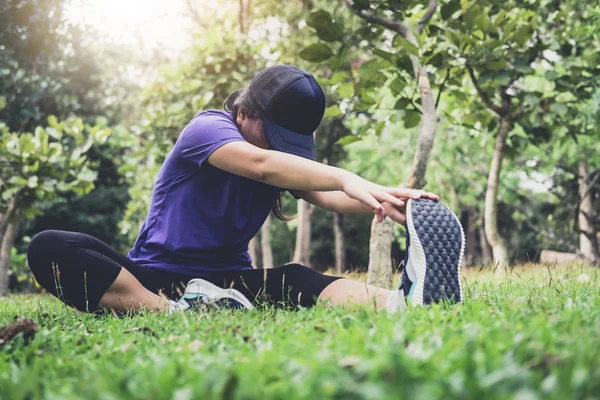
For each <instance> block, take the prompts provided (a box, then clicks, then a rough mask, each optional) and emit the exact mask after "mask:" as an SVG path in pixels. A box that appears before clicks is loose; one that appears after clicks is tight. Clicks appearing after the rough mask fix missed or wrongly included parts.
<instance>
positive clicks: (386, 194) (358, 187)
mask: <svg viewBox="0 0 600 400" xmlns="http://www.w3.org/2000/svg"><path fill="white" fill-rule="evenodd" d="M341 190H342V191H343V192H344V193H346V195H347V196H348V197H350V198H351V199H355V200H358V201H360V202H361V203H363V204H365V205H366V206H368V207H370V208H371V210H373V213H374V214H375V215H377V221H378V222H382V221H383V220H384V219H385V217H386V216H387V212H386V210H385V209H384V207H383V206H382V205H381V203H382V202H387V203H389V204H391V205H393V206H395V207H398V208H400V207H403V206H404V201H403V200H401V199H400V198H399V197H400V196H396V195H394V194H393V193H392V192H394V191H395V190H396V188H389V187H385V186H381V185H377V184H375V183H372V182H369V181H367V180H366V179H363V178H361V177H360V176H358V175H354V174H352V173H349V174H347V175H346V176H344V179H343V180H342V186H341Z"/></svg>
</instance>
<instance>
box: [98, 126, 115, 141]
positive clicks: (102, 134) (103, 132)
mask: <svg viewBox="0 0 600 400" xmlns="http://www.w3.org/2000/svg"><path fill="white" fill-rule="evenodd" d="M111 133H112V130H111V129H110V128H104V129H100V130H99V131H98V132H96V133H95V134H94V139H96V141H98V142H100V143H104V142H106V139H108V137H109V136H110V134H111Z"/></svg>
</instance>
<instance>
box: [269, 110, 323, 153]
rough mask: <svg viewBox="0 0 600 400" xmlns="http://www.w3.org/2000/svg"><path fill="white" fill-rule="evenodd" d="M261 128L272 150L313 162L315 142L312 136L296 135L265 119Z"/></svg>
mask: <svg viewBox="0 0 600 400" xmlns="http://www.w3.org/2000/svg"><path fill="white" fill-rule="evenodd" d="M263 127H264V129H265V136H266V137H267V141H268V142H269V145H270V146H271V148H272V149H274V150H278V151H283V152H284V153H290V154H295V155H297V156H300V157H304V158H308V159H309V160H313V161H314V159H315V141H314V139H313V135H303V134H301V133H296V132H294V131H291V130H289V129H286V128H284V127H283V126H281V125H277V124H276V123H274V122H273V121H271V120H269V119H268V118H266V117H264V118H263Z"/></svg>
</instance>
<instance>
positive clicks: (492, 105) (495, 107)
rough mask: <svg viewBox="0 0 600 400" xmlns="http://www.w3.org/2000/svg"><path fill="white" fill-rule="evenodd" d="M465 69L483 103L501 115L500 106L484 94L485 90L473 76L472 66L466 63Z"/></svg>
mask: <svg viewBox="0 0 600 400" xmlns="http://www.w3.org/2000/svg"><path fill="white" fill-rule="evenodd" d="M467 71H469V76H470V77H471V82H473V86H475V90H476V91H477V94H478V95H479V97H480V98H481V100H482V101H483V104H485V106H486V107H487V108H489V109H490V110H492V111H493V112H495V113H496V114H498V116H499V117H500V116H502V111H503V110H502V107H498V106H497V105H495V104H494V103H492V102H491V101H490V99H489V98H488V96H487V94H485V92H484V91H483V90H482V89H481V86H479V82H478V81H477V78H475V73H474V72H473V68H471V66H470V65H467Z"/></svg>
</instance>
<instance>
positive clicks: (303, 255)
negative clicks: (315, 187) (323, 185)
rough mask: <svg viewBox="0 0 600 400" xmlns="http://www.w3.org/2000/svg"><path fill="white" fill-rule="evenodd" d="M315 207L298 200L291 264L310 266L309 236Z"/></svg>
mask: <svg viewBox="0 0 600 400" xmlns="http://www.w3.org/2000/svg"><path fill="white" fill-rule="evenodd" d="M314 209H315V206H314V205H312V204H310V203H307V202H306V201H304V200H298V228H297V229H296V248H295V249H294V258H293V260H292V261H293V262H295V263H298V264H302V265H306V266H307V267H308V266H310V234H311V224H312V220H311V217H312V213H313V211H314Z"/></svg>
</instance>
